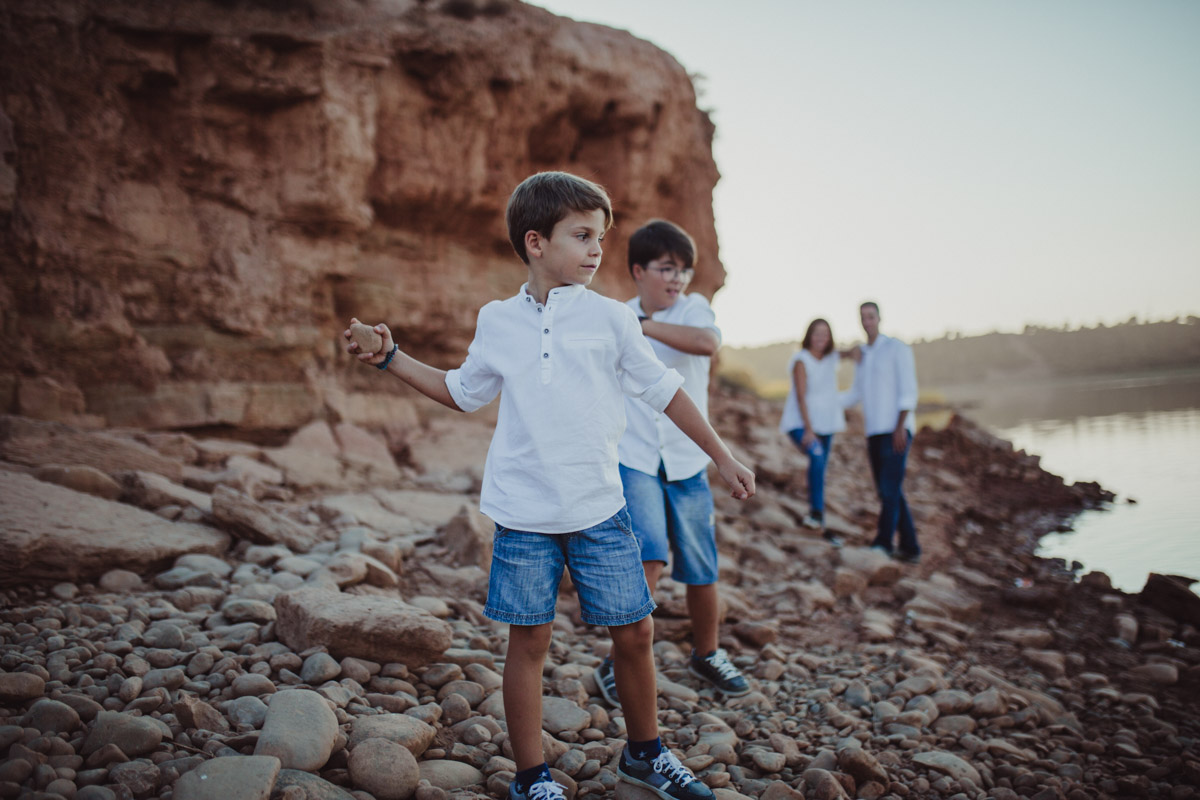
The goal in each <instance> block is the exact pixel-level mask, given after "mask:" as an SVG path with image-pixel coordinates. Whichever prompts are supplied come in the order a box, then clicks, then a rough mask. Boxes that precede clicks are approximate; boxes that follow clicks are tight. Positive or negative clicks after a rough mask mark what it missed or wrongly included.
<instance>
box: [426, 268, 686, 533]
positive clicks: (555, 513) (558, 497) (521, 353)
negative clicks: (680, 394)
mask: <svg viewBox="0 0 1200 800" xmlns="http://www.w3.org/2000/svg"><path fill="white" fill-rule="evenodd" d="M682 385H683V378H682V377H681V376H680V375H679V373H678V372H676V371H674V370H671V369H668V368H667V367H666V366H664V365H663V363H662V362H661V361H659V360H658V358H657V357H656V356H655V355H654V351H653V350H652V349H651V348H650V344H649V343H648V342H647V341H646V338H645V337H644V336H643V335H642V331H641V326H640V325H639V323H638V319H637V315H635V314H634V313H633V311H632V310H631V309H629V308H628V307H626V306H625V305H624V304H622V303H618V302H617V301H615V300H610V299H608V298H606V297H601V296H600V295H598V294H596V293H595V292H592V291H588V290H587V289H586V288H584V287H583V286H563V287H559V288H557V289H551V290H550V293H549V295H548V296H547V298H546V303H545V305H542V304H540V303H538V302H537V301H536V300H535V299H534V298H533V297H531V296H530V295H529V292H528V290H527V285H526V286H522V287H521V291H520V292H519V293H518V294H517V295H515V296H514V297H510V298H508V299H507V300H497V301H493V302H491V303H488V304H487V305H485V306H484V307H483V308H481V309H480V310H479V319H478V321H477V323H476V326H475V338H474V340H473V341H472V342H471V346H470V348H469V349H468V351H467V358H466V360H465V361H464V362H463V364H462V366H461V367H459V368H458V369H453V370H450V371H449V372H447V373H446V388H447V389H449V391H450V396H451V397H452V398H453V399H454V402H455V403H456V404H457V405H458V407H459V408H461V409H462V410H463V411H475V410H477V409H479V408H482V407H483V406H485V405H487V404H488V403H490V402H491V401H492V400H494V399H495V397H496V395H497V394H499V395H500V411H499V414H498V418H497V421H496V430H495V433H494V434H493V435H492V443H491V446H490V447H489V448H488V455H487V462H486V463H485V465H484V469H483V489H482V492H481V496H480V503H479V508H480V510H481V511H482V512H483V513H484V514H487V515H488V516H489V517H491V518H492V519H493V520H495V521H496V522H497V523H499V524H500V525H502V526H504V527H506V528H512V529H515V530H522V531H533V532H536V533H570V532H573V531H579V530H583V529H584V528H589V527H591V526H593V525H596V524H598V523H600V522H603V521H604V520H606V519H608V518H609V517H611V516H612V515H613V514H615V513H617V512H618V511H620V510H621V508H622V506H624V504H625V498H624V494H623V493H622V489H621V476H620V472H619V470H618V468H617V443H618V441H619V440H620V438H621V433H622V432H623V431H624V429H625V403H624V398H625V396H629V397H635V398H638V399H639V401H641V402H645V403H646V404H648V406H649V407H651V408H653V409H655V410H656V411H662V410H663V409H665V408H666V407H667V405H668V404H669V403H670V402H671V399H672V398H673V397H674V396H675V392H677V391H678V390H679V388H680V387H681V386H682Z"/></svg>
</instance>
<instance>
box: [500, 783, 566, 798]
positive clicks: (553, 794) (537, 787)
mask: <svg viewBox="0 0 1200 800" xmlns="http://www.w3.org/2000/svg"><path fill="white" fill-rule="evenodd" d="M565 798H566V794H565V791H564V789H563V787H562V785H561V784H559V783H558V782H556V781H553V780H540V781H534V782H533V783H531V784H530V785H529V789H528V790H527V791H524V792H521V791H518V790H517V782H516V781H513V782H512V783H510V784H508V800H564V799H565Z"/></svg>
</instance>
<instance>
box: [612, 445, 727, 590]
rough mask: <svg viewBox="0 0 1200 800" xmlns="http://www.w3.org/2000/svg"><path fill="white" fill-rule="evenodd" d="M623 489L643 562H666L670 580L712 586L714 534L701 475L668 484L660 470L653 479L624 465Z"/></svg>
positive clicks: (708, 494)
mask: <svg viewBox="0 0 1200 800" xmlns="http://www.w3.org/2000/svg"><path fill="white" fill-rule="evenodd" d="M621 484H622V486H624V488H625V505H626V507H627V508H628V509H629V515H630V516H631V517H632V518H633V530H634V532H635V533H636V534H637V538H638V541H639V542H640V543H641V546H642V561H662V562H663V563H666V562H667V561H670V562H671V578H672V579H674V580H676V581H678V582H679V583H683V584H687V585H689V586H707V585H708V584H710V583H716V582H717V530H716V527H715V525H714V523H713V496H712V491H710V490H709V488H708V475H707V474H705V470H700V471H699V472H697V473H696V474H695V475H693V476H692V477H690V478H684V479H683V480H679V481H669V480H667V475H666V471H665V470H664V469H663V468H662V467H661V466H660V467H659V470H658V475H657V476H655V475H647V474H646V473H644V472H639V471H638V470H636V469H630V468H629V467H626V466H625V465H624V464H622V465H621ZM668 553H669V554H670V555H671V556H673V558H670V559H669V558H668V557H667V556H668Z"/></svg>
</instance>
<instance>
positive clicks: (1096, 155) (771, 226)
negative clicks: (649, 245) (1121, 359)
mask: <svg viewBox="0 0 1200 800" xmlns="http://www.w3.org/2000/svg"><path fill="white" fill-rule="evenodd" d="M535 4H536V5H541V6H543V7H545V8H548V9H550V10H551V11H554V12H555V13H558V14H563V15H565V16H569V17H573V18H575V19H582V20H587V21H590V22H600V23H603V24H606V25H611V26H613V27H616V28H622V29H625V30H629V31H631V32H632V33H634V34H635V35H637V36H639V37H641V38H644V39H648V40H650V41H652V42H654V43H655V44H657V45H658V46H660V47H662V48H663V49H665V50H667V51H668V52H670V53H671V54H672V55H673V56H675V58H677V59H678V60H679V61H680V63H682V64H683V66H684V67H685V68H687V70H688V71H689V72H693V73H701V74H702V75H704V76H705V80H703V81H702V83H701V85H702V88H703V90H704V94H703V96H702V97H701V98H700V101H699V104H700V106H701V107H702V108H707V109H711V110H712V114H713V120H714V121H715V123H716V126H717V137H716V142H715V144H714V155H715V157H716V161H717V166H718V168H719V169H720V171H721V175H722V178H721V181H720V183H718V184H717V189H716V194H715V197H714V205H715V211H716V220H717V233H718V235H719V237H720V243H721V259H722V261H723V262H724V263H725V267H726V269H727V270H728V272H729V277H728V279H727V282H726V285H725V288H724V289H723V290H722V291H721V292H720V293H719V294H718V295H717V298H716V301H715V303H714V307H715V309H716V311H717V315H718V324H719V325H720V326H721V328H722V330H723V332H724V334H725V342H726V343H727V344H731V345H737V346H744V345H757V344H766V343H770V342H778V341H784V340H791V339H798V338H799V337H800V336H801V335H802V334H803V332H804V327H805V326H806V325H807V323H808V321H809V320H810V319H811V318H812V317H814V316H824V317H826V318H828V319H829V320H830V322H831V324H832V327H833V330H834V335H835V337H837V338H838V339H840V340H850V339H853V338H855V337H859V336H861V330H860V329H859V327H858V321H857V320H858V317H857V307H858V303H859V302H860V301H862V300H865V299H874V300H877V301H878V302H879V304H880V306H881V309H882V312H883V324H882V326H881V327H882V329H883V330H884V332H887V333H892V334H894V335H899V336H903V337H905V338H909V339H912V338H917V337H924V338H933V337H937V336H940V335H941V334H943V333H944V332H946V331H959V332H962V333H983V332H986V331H988V330H1019V329H1020V328H1021V327H1023V326H1024V325H1025V324H1027V323H1032V324H1041V325H1054V326H1057V325H1061V324H1063V323H1069V324H1071V325H1079V324H1088V325H1091V324H1094V323H1095V322H1097V321H1103V322H1105V323H1112V322H1121V321H1124V320H1126V319H1128V318H1129V317H1131V316H1134V315H1136V316H1138V317H1140V318H1143V319H1145V318H1150V319H1163V318H1170V317H1174V316H1175V315H1177V314H1187V313H1193V314H1195V313H1200V2H1196V0H1122V1H1120V2H1115V1H1114V0H1003V1H1001V0H986V2H985V1H983V0H914V1H913V2H904V3H897V2H883V0H871V2H865V1H864V0H838V1H837V2H834V1H833V0H823V1H822V2H816V1H815V0H740V1H739V2H729V0H604V2H587V3H585V2H581V0H538V2H536V3H535ZM701 257H703V254H701Z"/></svg>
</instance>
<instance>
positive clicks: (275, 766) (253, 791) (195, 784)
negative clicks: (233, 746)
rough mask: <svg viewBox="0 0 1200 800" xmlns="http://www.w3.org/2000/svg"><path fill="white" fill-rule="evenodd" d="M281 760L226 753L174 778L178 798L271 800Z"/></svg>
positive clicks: (180, 799)
mask: <svg viewBox="0 0 1200 800" xmlns="http://www.w3.org/2000/svg"><path fill="white" fill-rule="evenodd" d="M277 775H279V759H278V758H271V757H269V756H258V755H254V756H226V757H223V758H214V759H211V760H209V761H205V762H204V763H203V764H200V765H199V766H198V767H196V768H195V769H193V770H190V771H188V772H186V773H184V774H183V776H182V777H181V778H180V779H179V780H177V781H175V795H174V796H175V800H268V798H269V797H270V796H271V787H272V786H274V785H275V777H276V776H277Z"/></svg>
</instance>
